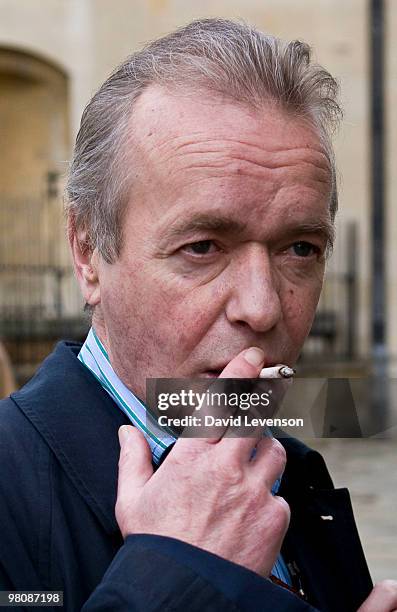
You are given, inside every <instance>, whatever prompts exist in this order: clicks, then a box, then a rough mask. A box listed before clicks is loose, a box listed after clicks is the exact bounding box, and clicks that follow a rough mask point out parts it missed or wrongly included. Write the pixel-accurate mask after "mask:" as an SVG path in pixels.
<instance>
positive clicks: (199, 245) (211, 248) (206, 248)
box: [183, 240, 216, 255]
mask: <svg viewBox="0 0 397 612" xmlns="http://www.w3.org/2000/svg"><path fill="white" fill-rule="evenodd" d="M183 250H184V251H187V252H188V253H189V252H190V253H194V255H209V254H211V253H214V252H216V247H215V244H214V242H213V241H212V240H200V241H199V242H192V243H191V244H187V245H186V246H184V247H183Z"/></svg>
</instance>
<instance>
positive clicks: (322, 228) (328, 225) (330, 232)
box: [288, 219, 335, 248]
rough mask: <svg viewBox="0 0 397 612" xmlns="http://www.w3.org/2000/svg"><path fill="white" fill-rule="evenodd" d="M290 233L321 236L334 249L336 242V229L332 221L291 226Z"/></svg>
mask: <svg viewBox="0 0 397 612" xmlns="http://www.w3.org/2000/svg"><path fill="white" fill-rule="evenodd" d="M288 233H291V234H321V235H322V236H323V237H324V238H325V239H326V241H327V245H328V246H329V247H330V248H332V246H333V244H334V240H335V227H334V224H333V223H332V221H331V220H330V219H324V220H323V219H321V220H320V219H318V220H313V221H304V222H298V223H297V224H296V225H292V226H291V228H290V230H289V232H288Z"/></svg>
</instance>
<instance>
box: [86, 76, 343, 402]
mask: <svg viewBox="0 0 397 612" xmlns="http://www.w3.org/2000/svg"><path fill="white" fill-rule="evenodd" d="M133 123H134V131H135V143H136V142H138V147H136V149H135V152H134V161H133V163H131V165H132V166H133V170H132V172H133V173H134V176H135V178H134V187H133V189H132V191H131V201H130V203H129V206H128V208H127V210H126V215H125V218H124V225H123V232H124V243H123V249H122V253H121V256H120V258H119V259H118V261H116V262H115V263H114V264H111V265H110V264H106V263H105V262H103V261H102V260H100V263H99V269H98V274H99V290H100V304H99V305H98V307H97V309H96V314H95V317H94V325H95V327H96V330H97V332H98V334H99V336H100V337H101V339H102V340H103V342H104V343H105V346H106V347H107V349H108V351H109V354H110V358H111V361H112V364H113V367H114V369H115V371H116V372H117V374H118V375H119V377H120V378H121V379H122V380H123V382H124V383H125V384H126V385H127V386H128V387H130V389H131V390H133V391H134V392H135V393H137V394H138V395H139V396H140V397H142V398H144V397H145V379H146V378H149V377H186V376H189V377H201V376H211V375H212V376H214V375H218V374H219V373H220V371H221V370H222V369H223V368H224V367H225V365H226V364H227V363H228V362H229V361H230V360H231V359H232V358H233V357H235V356H236V355H237V354H238V353H239V352H240V351H241V350H243V349H245V348H248V347H250V346H259V347H261V348H262V349H263V351H264V353H265V356H266V359H265V366H266V365H273V364H277V363H285V364H288V365H292V364H293V363H294V362H295V360H296V359H297V357H298V354H299V352H300V349H301V347H302V344H303V342H304V340H305V338H306V335H307V334H308V332H309V330H310V327H311V324H312V321H313V317H314V313H315V308H316V305H317V302H318V298H319V295H320V290H321V286H322V279H323V272H324V255H325V250H326V246H327V240H328V235H327V232H328V230H329V228H330V226H331V221H330V215H329V199H330V169H329V163H328V161H327V157H326V155H325V153H324V149H323V148H322V146H321V144H320V141H319V138H318V137H317V136H316V134H315V133H314V131H313V130H312V129H311V128H309V127H308V125H307V124H305V123H304V122H303V121H301V120H298V119H296V118H293V117H291V116H290V115H288V114H286V113H285V112H283V111H280V109H276V108H274V107H271V106H269V107H268V108H267V109H266V110H265V111H263V112H256V111H252V110H247V109H245V108H242V107H240V106H238V105H236V104H233V103H231V102H225V101H220V99H219V98H211V97H210V96H207V97H205V96H203V99H200V97H199V96H197V98H194V99H192V98H185V99H183V98H181V97H177V96H171V95H168V94H166V93H164V92H163V91H161V90H160V89H158V88H153V87H152V88H150V89H148V90H147V91H146V92H145V93H144V94H143V95H142V96H141V98H140V100H139V102H138V105H137V107H136V110H135V113H134V119H133ZM131 159H132V157H131ZM137 162H138V166H137Z"/></svg>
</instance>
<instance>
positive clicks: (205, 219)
mask: <svg viewBox="0 0 397 612" xmlns="http://www.w3.org/2000/svg"><path fill="white" fill-rule="evenodd" d="M246 227H247V224H246V223H242V222H239V221H234V220H233V219H229V218H227V217H220V216H213V215H208V214H198V215H196V216H194V217H192V218H191V219H188V220H185V221H184V222H177V223H175V224H173V225H171V227H168V228H167V229H166V230H165V232H164V234H163V235H162V238H163V239H166V240H169V239H172V238H178V237H181V236H184V235H186V234H188V233H192V232H195V231H200V230H209V231H214V232H219V233H224V234H240V233H242V232H243V231H244V230H245V229H246ZM285 229H286V233H287V234H289V235H291V236H293V235H297V234H321V235H323V237H324V238H325V239H326V241H327V245H328V246H329V247H330V248H331V249H332V246H333V243H334V238H335V229H334V225H333V223H332V221H331V220H330V219H321V220H311V221H302V222H299V221H298V222H297V223H292V224H291V226H290V227H286V228H285Z"/></svg>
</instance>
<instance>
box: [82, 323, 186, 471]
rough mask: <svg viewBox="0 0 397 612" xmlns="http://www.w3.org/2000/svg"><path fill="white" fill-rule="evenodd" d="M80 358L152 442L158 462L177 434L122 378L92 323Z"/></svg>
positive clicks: (151, 446) (155, 461) (150, 442)
mask: <svg viewBox="0 0 397 612" xmlns="http://www.w3.org/2000/svg"><path fill="white" fill-rule="evenodd" d="M78 359H79V360H80V361H81V363H83V364H84V365H85V366H86V367H87V368H88V369H89V370H90V372H91V373H92V374H93V375H94V376H95V378H96V379H97V380H98V381H99V382H100V383H101V385H102V387H103V388H104V389H105V390H106V391H107V392H108V393H109V395H110V396H111V397H112V398H113V400H114V401H115V402H116V404H117V406H118V407H119V408H120V409H121V410H122V411H123V412H124V413H125V414H126V416H127V417H128V418H129V419H130V421H131V423H132V424H133V425H135V427H137V428H138V429H140V431H141V432H142V433H143V435H144V436H145V438H146V440H147V442H148V443H149V445H150V448H151V451H152V457H153V461H154V463H156V464H159V463H160V461H161V457H162V456H163V454H164V453H165V451H166V450H167V449H168V447H169V446H170V445H171V444H173V443H174V442H175V441H176V436H175V435H173V434H172V433H171V432H170V431H169V430H168V431H167V430H166V429H165V428H163V427H160V425H159V424H158V423H157V420H156V418H155V417H154V416H153V415H152V414H151V412H150V410H149V409H148V408H147V407H146V406H145V404H144V403H143V402H142V401H141V400H140V399H139V398H138V397H137V396H136V395H134V393H132V391H130V389H128V387H126V385H125V384H124V383H123V382H122V381H121V380H120V378H119V377H118V376H117V374H116V372H115V371H114V370H113V368H112V365H111V363H110V359H109V355H108V354H107V352H106V349H105V347H104V345H103V343H102V342H101V340H100V339H99V337H98V335H97V333H96V332H95V330H94V328H93V327H91V329H90V331H89V334H88V336H87V338H86V341H85V342H84V344H83V346H82V347H81V350H80V352H79V354H78Z"/></svg>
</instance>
